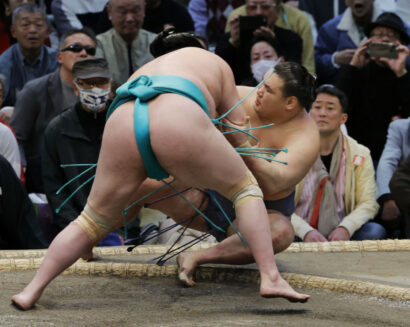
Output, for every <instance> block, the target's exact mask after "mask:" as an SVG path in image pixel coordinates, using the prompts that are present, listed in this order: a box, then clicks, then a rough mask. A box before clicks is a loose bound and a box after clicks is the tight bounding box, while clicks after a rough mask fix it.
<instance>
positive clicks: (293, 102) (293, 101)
mask: <svg viewBox="0 0 410 327" xmlns="http://www.w3.org/2000/svg"><path fill="white" fill-rule="evenodd" d="M297 104H298V98H297V97H295V96H294V95H292V96H290V97H287V98H286V105H285V107H286V110H293V109H294V108H296V106H297Z"/></svg>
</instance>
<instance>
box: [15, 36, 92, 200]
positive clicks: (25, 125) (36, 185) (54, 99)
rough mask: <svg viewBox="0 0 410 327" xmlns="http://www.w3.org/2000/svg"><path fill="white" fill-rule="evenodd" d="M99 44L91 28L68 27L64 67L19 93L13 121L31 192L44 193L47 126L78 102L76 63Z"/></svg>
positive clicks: (63, 49) (62, 50)
mask: <svg viewBox="0 0 410 327" xmlns="http://www.w3.org/2000/svg"><path fill="white" fill-rule="evenodd" d="M96 44H97V42H96V39H95V35H94V33H93V32H92V31H90V30H87V29H82V30H78V29H74V30H70V31H68V32H67V33H66V34H64V35H63V36H62V38H61V41H60V49H59V52H58V54H57V57H58V62H59V63H60V68H59V69H57V70H56V71H55V72H52V73H50V74H48V75H45V76H43V77H41V78H38V79H35V80H33V81H31V82H29V83H27V85H26V86H25V87H24V88H23V90H22V91H21V93H20V94H19V97H18V100H17V102H16V105H15V108H14V112H13V115H12V117H11V120H10V125H11V126H12V127H13V128H14V130H15V132H16V135H17V140H18V142H19V144H20V146H21V147H23V150H24V154H25V159H26V162H27V184H26V186H27V190H28V191H29V192H35V193H44V192H43V185H42V181H41V159H40V152H41V148H42V146H43V138H44V136H43V135H44V130H45V129H46V127H47V125H48V123H49V122H50V121H51V119H52V118H54V117H55V116H57V115H58V114H59V113H61V112H62V111H63V110H64V109H65V108H67V107H69V106H70V105H72V104H73V103H75V101H76V99H77V98H76V95H75V93H74V89H73V80H74V75H73V72H72V67H73V65H74V63H75V62H76V61H77V60H78V59H81V58H87V57H90V56H94V55H95V50H96Z"/></svg>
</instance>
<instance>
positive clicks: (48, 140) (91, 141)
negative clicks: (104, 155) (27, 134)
mask: <svg viewBox="0 0 410 327" xmlns="http://www.w3.org/2000/svg"><path fill="white" fill-rule="evenodd" d="M105 114H106V112H105V111H104V112H102V113H99V114H97V115H96V117H94V114H92V113H87V112H85V111H84V110H83V109H81V104H80V103H79V102H78V103H77V104H76V105H75V106H73V107H70V108H69V109H67V110H66V111H64V112H63V113H61V114H60V115H58V116H57V117H55V118H54V119H53V120H52V121H51V122H50V124H49V125H48V127H47V129H46V131H45V137H44V142H45V145H44V150H43V152H42V155H41V157H42V166H43V183H44V189H45V193H46V195H47V199H48V202H49V204H50V207H51V209H52V210H53V215H54V220H53V222H54V225H56V227H57V228H58V229H60V230H61V229H63V228H64V227H65V226H67V225H68V224H69V223H70V222H71V221H73V220H74V219H75V218H77V216H78V215H79V214H80V213H81V211H82V210H83V208H84V206H85V204H86V202H87V198H88V194H89V193H90V190H91V185H92V181H90V182H89V183H88V184H86V185H84V186H83V187H82V188H81V189H80V190H79V191H78V193H76V194H75V195H74V196H73V197H72V198H71V199H70V200H69V201H68V202H67V203H66V204H65V205H64V206H63V207H62V208H61V211H60V212H59V213H56V212H55V211H56V209H57V208H58V207H59V206H60V205H61V204H62V202H63V201H64V200H65V199H67V198H68V197H69V196H70V195H71V194H72V193H73V192H74V191H75V190H76V189H77V188H78V187H79V186H80V185H81V184H82V183H84V182H85V181H86V180H87V179H89V178H90V177H91V176H93V175H94V174H95V169H91V170H90V171H89V172H87V173H85V174H84V175H83V176H81V177H80V178H78V179H76V180H74V181H73V182H72V183H70V184H69V185H68V186H67V187H65V188H64V189H63V190H62V192H61V193H60V194H56V192H57V190H58V189H59V188H60V187H62V186H63V185H64V184H65V183H67V182H68V181H70V180H71V179H72V178H74V177H76V176H77V175H78V174H80V173H82V172H83V171H84V170H86V169H87V168H88V167H85V166H80V167H66V168H62V167H61V166H60V165H61V164H95V163H97V160H98V155H99V152H100V147H101V140H102V133H103V129H104V125H105Z"/></svg>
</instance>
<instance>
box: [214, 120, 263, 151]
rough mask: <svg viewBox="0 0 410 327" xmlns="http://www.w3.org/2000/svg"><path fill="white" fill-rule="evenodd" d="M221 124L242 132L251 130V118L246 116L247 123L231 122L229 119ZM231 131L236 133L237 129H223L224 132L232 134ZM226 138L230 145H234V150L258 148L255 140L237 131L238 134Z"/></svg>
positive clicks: (228, 135) (227, 135) (226, 135)
mask: <svg viewBox="0 0 410 327" xmlns="http://www.w3.org/2000/svg"><path fill="white" fill-rule="evenodd" d="M221 122H222V123H224V124H226V125H230V126H233V127H235V128H237V129H240V130H244V129H247V128H250V123H249V116H245V121H244V122H242V123H237V122H233V121H231V120H229V119H228V118H224V119H222V121H221ZM230 131H235V129H233V128H229V127H225V126H223V127H222V132H230ZM248 133H249V132H248ZM225 137H226V139H227V140H228V141H229V143H231V144H232V146H233V147H234V148H250V147H253V146H257V143H256V142H255V140H254V139H253V138H251V137H250V136H248V135H246V134H245V133H241V132H239V131H237V132H236V133H230V134H225Z"/></svg>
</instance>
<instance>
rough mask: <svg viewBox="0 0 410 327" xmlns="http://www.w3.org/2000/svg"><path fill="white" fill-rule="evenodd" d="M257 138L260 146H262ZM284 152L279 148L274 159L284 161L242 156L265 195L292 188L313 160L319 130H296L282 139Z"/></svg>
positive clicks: (316, 152) (317, 145) (316, 148)
mask: <svg viewBox="0 0 410 327" xmlns="http://www.w3.org/2000/svg"><path fill="white" fill-rule="evenodd" d="M264 143H265V142H264V140H261V147H265V146H264ZM284 143H285V144H286V148H287V149H288V152H287V153H286V152H279V153H278V154H277V155H276V157H275V159H276V160H279V161H284V162H287V165H285V164H282V163H279V162H275V161H268V160H266V159H261V158H254V157H244V160H245V163H246V164H247V166H248V167H249V169H250V170H251V171H252V172H253V174H254V175H255V177H256V179H257V180H258V182H259V185H261V187H262V189H263V191H264V195H265V197H269V195H274V194H277V193H280V192H283V191H287V190H291V189H293V188H294V187H295V186H296V184H297V183H299V182H300V180H301V179H302V178H303V177H304V176H305V175H306V173H307V172H308V171H309V169H310V168H311V166H312V165H313V163H314V162H315V160H316V158H317V156H318V151H319V134H318V133H317V131H316V130H312V131H310V132H309V133H308V134H307V133H297V134H295V135H293V136H292V137H289V138H288V139H287V140H286V141H284Z"/></svg>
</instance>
